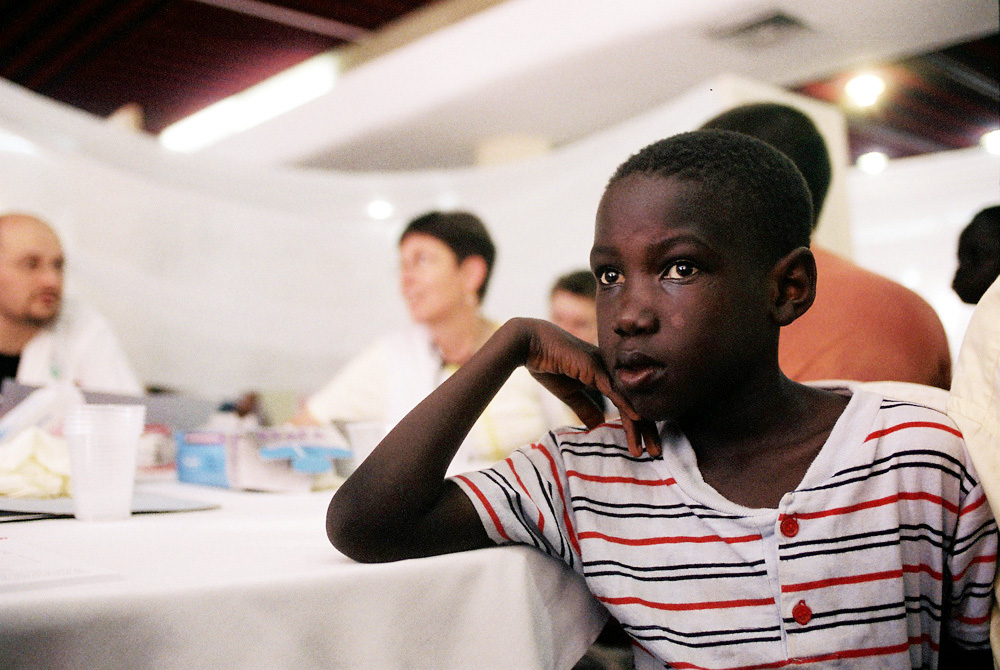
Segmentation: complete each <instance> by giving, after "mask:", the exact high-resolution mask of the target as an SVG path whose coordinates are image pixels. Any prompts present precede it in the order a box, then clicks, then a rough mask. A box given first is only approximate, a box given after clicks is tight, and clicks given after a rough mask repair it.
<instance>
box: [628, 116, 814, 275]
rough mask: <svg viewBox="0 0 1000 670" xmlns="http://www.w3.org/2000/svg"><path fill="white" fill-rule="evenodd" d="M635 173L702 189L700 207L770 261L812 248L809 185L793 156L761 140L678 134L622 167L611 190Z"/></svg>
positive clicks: (702, 132) (709, 133)
mask: <svg viewBox="0 0 1000 670" xmlns="http://www.w3.org/2000/svg"><path fill="white" fill-rule="evenodd" d="M632 174H643V175H647V176H654V177H663V178H668V177H674V178H676V179H679V180H682V181H684V182H687V183H688V184H692V185H695V186H697V187H698V189H699V190H700V194H699V195H700V196H701V202H700V203H699V204H700V205H701V206H704V207H705V208H706V209H707V212H708V213H709V214H710V215H712V216H716V217H720V218H722V219H723V220H728V221H729V222H730V223H732V224H733V226H734V227H735V228H737V229H739V230H742V231H744V232H745V234H746V241H747V242H749V243H750V246H751V248H752V249H753V250H755V251H757V252H759V253H761V254H762V255H763V257H764V259H765V260H766V261H767V262H769V263H773V262H775V261H777V260H778V259H779V258H781V257H783V256H785V255H786V254H788V253H789V252H791V251H792V250H794V249H796V248H798V247H808V246H809V236H810V234H811V233H812V219H813V214H812V202H811V199H810V197H809V189H808V187H807V185H806V182H805V180H804V179H803V178H802V174H801V173H800V172H799V171H798V169H797V168H796V167H795V164H794V163H792V161H791V160H790V159H789V158H788V157H787V156H785V155H784V154H783V153H781V152H780V151H778V150H777V149H775V148H774V147H772V146H770V145H769V144H767V143H765V142H762V141H760V140H758V139H755V138H753V137H749V136H748V135H743V134H740V133H736V132H732V131H729V130H695V131H692V132H688V133H681V134H680V135H674V136H673V137H668V138H667V139H664V140H660V141H659V142H654V143H653V144H650V145H649V146H647V147H645V148H644V149H642V150H640V151H639V152H638V153H636V154H634V155H633V156H631V157H630V158H629V159H628V160H626V161H625V162H624V163H622V164H621V165H620V166H618V169H617V170H616V171H615V173H614V174H613V175H612V176H611V180H610V181H609V182H608V187H610V186H611V185H612V184H614V183H615V182H617V181H619V180H621V179H624V178H625V177H627V176H629V175H632Z"/></svg>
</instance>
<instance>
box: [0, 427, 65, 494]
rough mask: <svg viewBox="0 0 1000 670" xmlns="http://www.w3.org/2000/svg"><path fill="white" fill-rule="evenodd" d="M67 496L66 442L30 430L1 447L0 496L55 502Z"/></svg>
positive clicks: (33, 428)
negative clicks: (53, 499)
mask: <svg viewBox="0 0 1000 670" xmlns="http://www.w3.org/2000/svg"><path fill="white" fill-rule="evenodd" d="M66 495H69V449H68V447H67V446H66V440H64V439H63V438H61V437H55V436H53V435H51V434H49V433H47V432H45V431H43V430H41V429H40V428H38V427H37V426H30V427H28V428H25V429H24V430H22V431H20V432H19V433H18V434H17V435H16V436H14V437H12V438H10V439H8V440H6V441H4V442H3V444H0V496H8V497H14V498H56V497H59V496H66Z"/></svg>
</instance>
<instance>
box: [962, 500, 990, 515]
mask: <svg viewBox="0 0 1000 670" xmlns="http://www.w3.org/2000/svg"><path fill="white" fill-rule="evenodd" d="M985 502H986V496H985V495H982V496H979V498H977V499H976V500H975V501H973V502H971V503H969V504H968V505H966V506H965V507H963V508H962V511H960V512H959V513H958V515H959V516H964V515H965V513H966V512H972V511H973V510H975V509H977V508H979V507H981V506H982V505H983V503H985Z"/></svg>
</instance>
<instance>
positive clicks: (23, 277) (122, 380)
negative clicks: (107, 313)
mask: <svg viewBox="0 0 1000 670" xmlns="http://www.w3.org/2000/svg"><path fill="white" fill-rule="evenodd" d="M0 377H13V378H15V379H16V380H17V381H18V382H20V383H22V384H27V385H31V386H44V385H45V384H48V383H50V382H55V381H61V380H69V381H72V382H74V383H75V384H76V385H77V386H79V387H80V388H83V389H85V390H88V391H103V392H107V393H123V394H127V395H142V387H141V386H140V385H139V382H138V380H137V379H136V377H135V374H134V373H133V372H132V369H131V367H130V366H129V364H128V361H127V360H126V358H125V353H124V351H123V350H122V347H121V345H120V344H119V343H118V339H117V338H116V337H115V335H114V333H113V332H112V330H111V327H110V326H109V325H108V322H107V321H106V320H105V319H104V317H102V316H101V315H100V314H98V313H97V312H95V311H94V310H93V309H91V308H89V307H87V306H86V305H84V304H82V303H79V302H69V301H64V300H63V250H62V244H61V243H60V242H59V237H58V236H57V235H56V233H55V231H53V230H52V228H50V227H49V226H48V224H46V223H45V222H44V221H42V220H41V219H39V218H37V217H34V216H31V215H28V214H17V213H11V214H4V215H0Z"/></svg>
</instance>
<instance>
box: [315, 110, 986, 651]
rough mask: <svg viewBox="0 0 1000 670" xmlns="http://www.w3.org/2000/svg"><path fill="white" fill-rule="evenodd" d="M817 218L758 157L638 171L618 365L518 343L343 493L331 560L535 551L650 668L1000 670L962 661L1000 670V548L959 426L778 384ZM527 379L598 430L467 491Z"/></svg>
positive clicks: (637, 166)
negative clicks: (468, 452)
mask: <svg viewBox="0 0 1000 670" xmlns="http://www.w3.org/2000/svg"><path fill="white" fill-rule="evenodd" d="M811 223H812V210H811V206H810V199H809V194H808V191H807V189H806V185H805V183H804V182H803V180H802V177H801V175H800V174H799V172H798V171H797V170H796V169H795V166H794V165H793V164H792V163H791V162H790V161H789V160H788V159H787V158H786V157H785V156H784V155H782V154H781V153H779V152H778V151H776V150H774V149H773V148H772V147H770V146H768V145H767V144H765V143H763V142H760V141H758V140H755V139H753V138H750V137H746V136H744V135H740V134H738V133H732V132H725V131H714V130H713V131H698V132H693V133H685V134H683V135H678V136H675V137H672V138H669V139H666V140H662V141H660V142H657V143H654V144H652V145H650V146H648V147H646V148H645V149H643V150H642V151H640V152H639V153H638V154H636V155H634V156H632V157H631V158H629V159H628V160H627V161H626V162H625V163H623V164H622V165H621V166H620V167H619V168H618V169H617V171H616V172H615V174H614V175H613V176H612V178H611V180H610V182H609V184H608V186H607V187H606V189H605V192H604V195H603V197H602V199H601V202H600V205H599V206H598V210H597V221H596V227H595V233H594V245H593V248H592V251H591V257H590V259H591V266H592V268H593V271H594V274H595V275H596V276H597V278H598V283H599V289H598V292H597V318H598V328H599V332H600V338H599V339H600V347H599V349H598V348H595V347H592V346H590V345H587V344H585V343H583V342H581V341H580V340H578V339H576V338H572V337H569V336H568V335H566V333H565V332H564V331H563V330H561V329H559V328H556V327H555V326H553V325H552V324H551V323H548V322H546V321H538V320H532V319H513V320H511V321H509V322H507V323H506V324H504V326H502V327H501V328H500V329H499V330H498V331H497V332H496V333H495V334H494V335H493V337H492V338H490V340H489V341H488V342H487V343H486V344H485V345H484V346H483V347H482V348H481V349H480V350H479V351H478V352H477V353H476V354H475V355H474V356H473V357H472V358H471V359H470V360H469V361H468V362H466V364H465V365H463V366H462V368H461V369H460V370H458V372H456V373H455V374H454V375H453V376H452V377H451V378H450V379H449V380H447V381H446V382H445V383H444V384H442V385H441V386H440V387H438V389H437V390H435V391H434V393H432V394H431V395H430V396H429V397H428V398H427V399H426V400H424V401H423V402H422V403H420V404H419V405H418V406H417V407H416V408H415V409H414V410H413V411H412V412H411V413H410V414H408V415H407V416H406V418H404V419H403V420H402V421H401V422H400V423H399V425H397V426H396V428H395V429H393V431H392V432H391V433H390V434H389V435H388V436H387V437H386V438H385V439H384V440H383V441H382V443H381V444H380V445H379V446H378V447H377V448H376V449H375V451H374V452H372V455H371V456H370V457H369V458H368V460H366V461H365V462H364V463H363V464H362V465H361V466H360V467H359V468H358V469H357V470H356V471H355V472H354V474H353V475H352V476H351V477H350V478H349V479H348V480H347V481H346V482H345V483H344V484H343V485H342V486H341V488H340V489H339V490H338V491H337V493H336V495H335V496H334V498H333V500H332V501H331V503H330V507H329V510H328V513H327V533H328V535H329V537H330V539H331V541H332V542H333V544H334V545H335V546H336V547H337V548H338V549H339V550H341V551H342V552H343V553H345V554H347V555H348V556H351V557H353V558H355V559H356V560H362V561H388V560H396V559H403V558H409V557H414V556H426V555H432V554H439V553H445V552H454V551H462V550H468V549H475V548H481V547H487V546H490V545H491V544H494V543H496V544H508V543H521V544H526V545H529V546H533V547H536V548H538V549H540V550H541V551H544V552H546V553H548V554H550V555H552V556H555V557H557V558H559V559H561V560H563V561H565V562H566V564H567V565H569V566H570V567H571V568H573V569H574V570H576V571H577V572H578V573H580V574H581V575H583V577H584V578H585V579H586V581H587V584H588V586H589V587H590V589H591V591H592V592H593V593H594V594H595V596H596V597H597V598H598V599H599V600H600V601H601V602H603V603H604V604H605V606H606V607H607V608H608V610H609V611H610V613H611V615H612V616H614V617H615V618H616V619H618V620H619V621H620V622H621V623H622V625H623V626H624V628H625V630H626V631H627V632H628V633H629V634H630V635H631V636H632V638H633V639H634V640H635V647H634V649H633V652H634V655H635V659H636V667H637V668H639V669H640V670H646V669H651V668H661V669H662V668H663V667H665V666H666V667H681V664H682V663H683V664H684V665H683V667H695V668H731V667H736V666H739V667H760V668H764V667H769V668H772V667H773V668H778V667H785V666H787V665H793V664H794V665H796V667H798V666H799V665H802V666H808V667H816V668H820V667H829V665H828V664H829V663H830V662H836V659H849V660H845V661H844V667H851V668H852V669H856V670H857V669H875V668H878V669H880V670H885V669H890V670H891V669H895V668H899V669H904V668H905V669H906V670H909V669H910V668H911V667H927V668H934V667H938V665H939V664H938V661H939V658H940V666H941V667H945V668H954V667H963V668H968V667H979V666H976V665H971V664H970V665H958V664H957V663H959V662H961V661H963V660H965V659H963V658H961V657H962V656H970V657H971V659H972V662H982V661H983V659H984V658H985V659H988V658H989V649H988V646H987V645H988V630H987V625H986V615H987V614H988V612H989V606H990V597H989V596H990V592H989V584H990V583H991V582H992V580H993V576H994V572H995V565H994V561H995V559H996V544H997V533H996V524H995V522H994V520H993V518H992V516H991V514H990V510H989V507H988V506H987V505H986V504H984V496H983V491H982V488H981V487H980V486H979V484H978V482H977V481H976V474H975V472H974V469H973V468H972V466H971V465H970V463H969V461H968V456H967V454H966V453H965V451H964V448H963V444H962V438H961V437H960V435H959V433H958V431H957V430H956V429H955V427H954V424H952V423H951V421H950V420H949V419H948V417H947V416H945V415H944V414H942V413H940V412H937V411H934V410H931V409H928V408H926V407H922V406H919V405H914V404H910V403H900V402H896V401H892V400H887V399H883V398H882V397H881V396H879V395H877V394H874V393H872V392H869V391H865V390H862V389H860V388H843V389H839V390H838V391H837V392H832V391H829V390H824V389H820V388H814V387H810V386H804V385H802V384H799V383H796V382H793V381H791V380H789V379H788V378H787V377H785V376H784V375H783V374H782V372H781V369H780V367H779V364H778V333H779V329H780V328H782V327H784V326H786V325H788V324H789V323H791V322H793V321H794V320H795V319H796V318H798V317H799V316H801V315H802V314H803V313H805V311H806V310H807V309H808V308H809V306H810V304H811V303H812V301H813V297H814V293H815V286H816V266H815V264H814V263H813V260H812V254H811V253H810V251H809V249H808V248H806V247H807V245H808V244H809V235H810V226H811ZM522 366H524V367H527V368H528V369H530V370H531V371H532V373H533V374H534V375H535V376H536V377H537V378H539V379H542V380H544V381H545V382H546V384H547V385H548V386H549V388H550V389H553V390H554V391H556V392H557V395H559V397H561V398H563V399H564V400H566V401H567V402H569V403H570V404H571V405H572V406H573V408H574V409H575V411H576V412H577V414H578V415H579V416H580V417H581V418H583V419H585V420H586V422H587V425H588V426H591V428H590V429H589V430H587V429H566V430H563V431H559V432H550V433H549V434H548V435H546V436H544V437H540V438H539V439H538V441H537V442H535V443H533V444H531V445H530V446H526V447H524V448H523V449H521V450H519V451H517V452H516V453H515V454H513V455H512V456H511V457H510V458H508V459H506V460H505V461H503V462H502V463H498V464H496V465H495V466H493V467H492V468H490V469H488V470H484V471H482V472H476V473H468V474H465V475H460V476H458V477H456V478H453V479H446V478H445V471H446V469H447V467H448V462H449V461H450V460H451V458H452V456H453V455H454V454H455V452H456V451H457V449H458V448H459V445H460V443H461V442H462V439H463V438H464V435H465V433H466V431H467V430H468V427H469V426H470V425H471V424H472V422H473V421H474V420H475V418H476V417H477V416H478V415H479V414H480V412H482V410H483V408H484V407H486V406H487V404H488V403H489V401H490V398H492V396H493V394H494V393H495V392H496V390H497V389H498V388H500V387H501V386H502V384H503V383H504V381H505V380H506V379H507V377H508V375H510V374H511V373H512V372H513V371H514V370H515V369H522ZM582 386H596V387H597V388H599V389H600V390H601V391H602V392H603V393H604V394H605V395H606V396H608V397H609V398H611V399H612V401H613V402H614V403H615V405H616V406H617V407H618V408H619V409H620V410H621V416H622V420H621V421H620V422H615V423H603V416H602V415H601V413H600V412H599V411H597V408H596V407H594V406H593V405H592V404H590V403H589V401H588V400H587V399H586V398H585V397H584V396H582V395H581V394H580V393H579V389H580V388H581V387H582ZM643 446H644V447H645V453H643ZM987 662H988V661H987ZM810 663H811V665H810Z"/></svg>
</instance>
